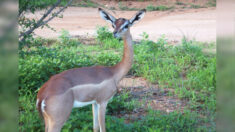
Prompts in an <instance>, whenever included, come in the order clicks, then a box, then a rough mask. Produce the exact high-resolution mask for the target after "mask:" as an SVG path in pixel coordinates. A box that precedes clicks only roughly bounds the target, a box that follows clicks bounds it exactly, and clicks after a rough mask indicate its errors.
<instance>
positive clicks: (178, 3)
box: [175, 1, 186, 5]
mask: <svg viewBox="0 0 235 132" xmlns="http://www.w3.org/2000/svg"><path fill="white" fill-rule="evenodd" d="M175 4H176V5H186V4H185V3H183V2H180V1H177V2H175Z"/></svg>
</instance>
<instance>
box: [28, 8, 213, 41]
mask: <svg viewBox="0 0 235 132" xmlns="http://www.w3.org/2000/svg"><path fill="white" fill-rule="evenodd" d="M110 12H112V14H113V15H114V16H116V17H124V18H131V17H132V16H133V15H134V14H135V13H136V11H110ZM42 13H43V11H40V12H37V13H36V15H30V14H28V15H27V16H29V17H31V18H32V17H35V16H36V18H40V16H41V15H42ZM49 25H51V27H53V28H54V29H55V30H56V32H54V31H52V30H50V29H47V28H43V29H37V30H36V31H35V34H36V35H38V36H41V37H45V38H57V37H58V36H59V35H60V31H61V30H62V29H65V30H68V31H69V32H70V34H71V36H73V37H78V36H80V37H81V36H94V35H95V29H96V27H97V26H98V25H101V26H104V25H108V26H109V27H110V29H111V26H110V25H109V24H108V23H107V22H105V21H104V20H102V19H101V18H100V16H99V14H98V11H97V9H96V8H83V7H69V8H68V9H67V10H66V11H65V12H64V14H63V18H55V19H53V20H52V21H50V22H49ZM143 32H147V33H148V34H149V38H150V39H151V40H154V41H156V40H157V39H158V38H159V37H161V36H162V35H163V34H164V35H165V36H166V38H167V39H168V40H169V41H173V42H178V41H180V40H181V39H182V37H183V36H186V37H187V38H189V39H195V40H198V41H207V42H210V41H213V42H214V41H216V10H215V8H202V9H190V10H183V9H182V10H176V11H165V12H161V11H153V12H147V13H146V16H145V17H144V18H143V20H142V21H140V22H139V23H137V24H136V25H134V26H133V27H132V28H131V33H132V36H133V39H134V40H138V39H141V36H140V34H142V33H143Z"/></svg>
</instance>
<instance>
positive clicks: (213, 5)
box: [207, 0, 216, 7]
mask: <svg viewBox="0 0 235 132" xmlns="http://www.w3.org/2000/svg"><path fill="white" fill-rule="evenodd" d="M207 5H208V6H210V7H216V0H209V1H208V3H207Z"/></svg>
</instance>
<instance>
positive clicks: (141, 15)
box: [129, 9, 146, 25]
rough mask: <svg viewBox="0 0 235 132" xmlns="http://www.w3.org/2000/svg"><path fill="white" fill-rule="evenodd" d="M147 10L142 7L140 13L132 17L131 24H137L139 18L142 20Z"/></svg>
mask: <svg viewBox="0 0 235 132" xmlns="http://www.w3.org/2000/svg"><path fill="white" fill-rule="evenodd" d="M145 12H146V9H142V10H140V11H139V12H138V13H136V14H135V16H134V17H132V18H131V19H130V20H129V21H130V24H131V25H133V24H135V23H136V22H138V21H139V20H141V19H142V18H143V17H144V15H145Z"/></svg>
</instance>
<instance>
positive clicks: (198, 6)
mask: <svg viewBox="0 0 235 132" xmlns="http://www.w3.org/2000/svg"><path fill="white" fill-rule="evenodd" d="M190 8H194V9H199V8H206V7H205V6H201V5H196V4H190Z"/></svg>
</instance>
